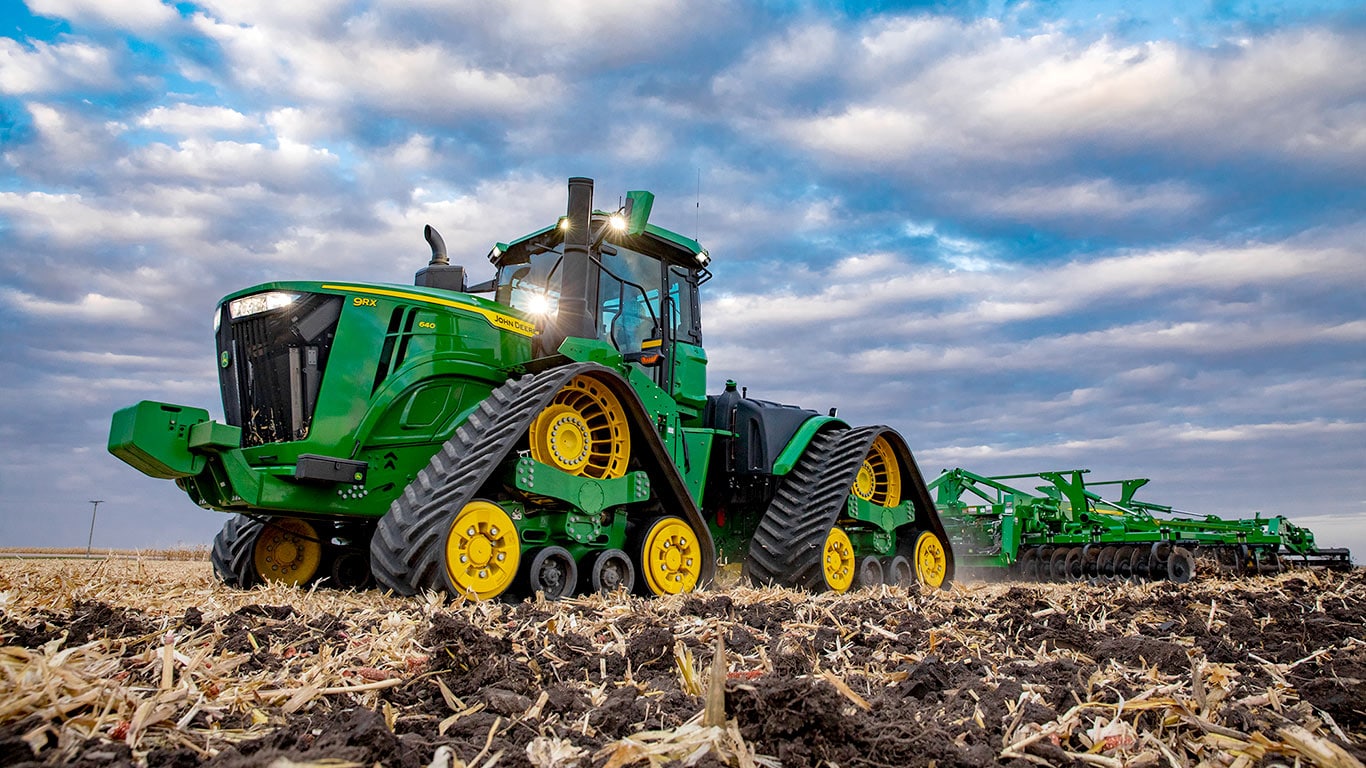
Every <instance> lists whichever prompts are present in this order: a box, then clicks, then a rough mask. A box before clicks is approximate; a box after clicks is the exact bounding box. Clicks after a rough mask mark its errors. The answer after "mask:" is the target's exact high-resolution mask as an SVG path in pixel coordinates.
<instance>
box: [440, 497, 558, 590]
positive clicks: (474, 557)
mask: <svg viewBox="0 0 1366 768" xmlns="http://www.w3.org/2000/svg"><path fill="white" fill-rule="evenodd" d="M521 554H522V551H521V542H520V541H519V539H518V536H517V526H516V525H514V524H513V522H512V518H511V517H510V516H509V515H508V513H507V510H505V509H503V508H502V507H500V506H498V505H497V504H494V503H493V502H491V501H484V500H483V499H475V500H474V501H471V502H470V503H468V504H466V505H465V506H464V507H463V508H462V509H461V510H460V513H459V514H457V515H456V516H455V518H454V519H452V520H451V525H450V528H449V529H448V530H447V533H446V542H445V555H446V556H445V569H444V570H445V575H446V581H447V585H448V587H449V588H450V591H451V593H452V594H456V595H463V596H465V597H470V598H474V599H477V600H491V599H493V598H495V597H497V596H499V595H501V594H503V593H504V592H506V591H507V589H508V587H510V586H512V582H513V579H514V578H516V576H517V566H518V564H519V563H520V562H521ZM570 562H573V558H570Z"/></svg>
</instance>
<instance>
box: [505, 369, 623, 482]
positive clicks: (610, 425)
mask: <svg viewBox="0 0 1366 768" xmlns="http://www.w3.org/2000/svg"><path fill="white" fill-rule="evenodd" d="M528 436H529V437H530V440H531V458H533V459H535V460H536V461H539V462H541V463H542V464H549V465H550V466H552V467H556V468H558V469H560V470H563V471H564V472H568V473H569V474H571V475H578V476H580V477H591V478H594V479H596V480H610V479H613V478H618V477H622V476H624V475H625V474H626V462H627V461H628V460H629V459H630V458H631V430H630V429H629V428H628V426H627V423H626V410H625V409H624V408H622V406H621V402H620V401H619V400H617V396H616V395H614V394H612V391H611V390H610V389H608V388H607V385H605V384H603V383H602V382H600V381H598V380H597V379H594V378H592V377H591V376H575V377H574V378H573V379H570V381H569V383H568V384H566V385H565V386H564V389H561V390H560V391H559V392H558V393H556V395H555V398H554V399H553V400H551V401H550V405H547V406H546V407H545V409H544V410H542V411H541V412H540V413H539V414H537V415H536V418H535V419H533V420H532V422H531V427H530V428H529V429H528Z"/></svg>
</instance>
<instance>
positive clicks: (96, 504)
mask: <svg viewBox="0 0 1366 768" xmlns="http://www.w3.org/2000/svg"><path fill="white" fill-rule="evenodd" d="M90 503H91V504H93V505H94V506H93V507H91V508H90V538H89V539H86V542H85V556H86V557H90V545H91V544H92V543H93V542H94V541H95V513H96V512H99V511H100V505H101V504H103V503H104V499H91V500H90Z"/></svg>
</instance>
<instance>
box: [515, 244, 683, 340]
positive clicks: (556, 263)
mask: <svg viewBox="0 0 1366 768" xmlns="http://www.w3.org/2000/svg"><path fill="white" fill-rule="evenodd" d="M598 257H599V258H600V259H601V261H599V262H598V266H599V269H597V270H596V272H597V273H598V281H597V282H598V284H597V304H596V307H595V309H596V312H595V317H596V318H597V336H598V338H600V339H603V340H604V341H607V342H608V343H610V344H611V345H612V346H613V347H615V348H616V349H618V350H620V351H621V352H623V353H624V352H638V351H640V350H641V347H642V345H643V343H644V342H645V341H646V340H647V339H659V338H662V336H663V335H668V336H669V337H670V338H679V339H684V340H690V341H692V342H693V343H700V341H701V339H700V337H699V335H698V333H697V328H696V319H695V317H694V305H695V297H694V292H695V290H696V289H695V288H694V287H693V285H692V284H691V282H690V277H689V272H688V271H687V270H685V269H683V268H681V267H677V266H674V267H668V268H666V266H665V264H664V263H663V262H662V261H661V260H660V259H659V258H658V257H657V256H651V255H648V254H645V253H641V252H639V251H634V250H632V249H630V248H626V247H624V246H619V245H617V246H611V247H610V248H606V247H605V248H604V249H603V250H602V251H600V252H599V255H598ZM561 258H562V254H561V253H559V252H558V251H551V250H547V251H543V252H541V253H536V254H532V255H530V256H528V257H526V258H525V260H522V261H516V262H511V263H505V264H503V265H502V266H501V267H499V268H498V284H497V294H496V300H497V301H498V302H499V303H500V304H504V305H506V306H509V307H513V308H515V309H519V310H521V311H523V312H526V313H527V314H529V315H531V316H533V317H535V318H538V319H539V318H548V317H554V315H555V312H556V311H557V310H558V309H559V303H560V275H561V272H560V260H561ZM666 286H667V288H666ZM666 326H667V327H666Z"/></svg>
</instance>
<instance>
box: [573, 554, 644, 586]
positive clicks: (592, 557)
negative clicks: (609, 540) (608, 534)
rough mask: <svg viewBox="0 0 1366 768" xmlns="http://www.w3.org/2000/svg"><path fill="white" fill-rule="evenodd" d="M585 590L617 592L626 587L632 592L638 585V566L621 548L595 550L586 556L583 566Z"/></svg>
mask: <svg viewBox="0 0 1366 768" xmlns="http://www.w3.org/2000/svg"><path fill="white" fill-rule="evenodd" d="M583 572H584V575H583V584H581V585H580V590H581V591H583V592H600V593H603V594H606V593H608V592H616V591H617V590H619V589H624V590H626V591H627V592H630V591H631V590H632V589H634V588H635V585H636V567H635V566H634V565H632V564H631V558H630V556H629V555H627V554H626V553H625V552H623V551H621V550H620V549H607V550H603V551H602V552H594V553H591V554H589V555H588V557H587V558H585V567H584V568H583Z"/></svg>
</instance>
